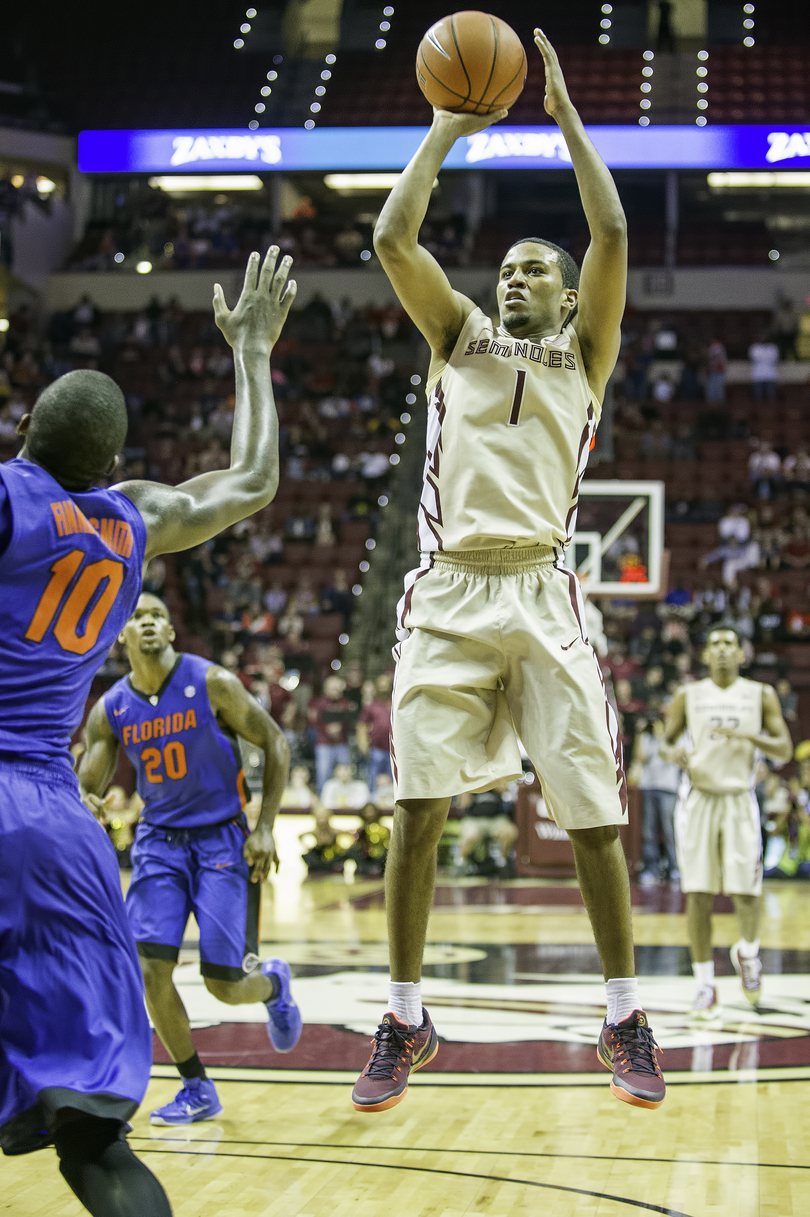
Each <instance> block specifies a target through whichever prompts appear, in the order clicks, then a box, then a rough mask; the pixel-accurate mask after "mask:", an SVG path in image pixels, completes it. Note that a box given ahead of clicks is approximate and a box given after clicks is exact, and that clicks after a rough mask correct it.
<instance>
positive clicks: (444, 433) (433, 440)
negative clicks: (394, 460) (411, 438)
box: [419, 308, 601, 554]
mask: <svg viewBox="0 0 810 1217" xmlns="http://www.w3.org/2000/svg"><path fill="white" fill-rule="evenodd" d="M427 391H428V410H429V413H428V427H427V459H426V461H425V473H424V485H423V489H422V498H421V502H420V505H419V548H420V551H421V552H422V554H430V553H433V552H435V551H436V550H469V549H503V548H507V547H513V546H530V545H532V546H533V545H550V546H554V547H555V548H557V549H559V550H560V551H561V550H562V548H563V547H564V546H565V544H566V543H567V542H568V541H569V540H570V538H571V536H572V535H573V531H574V525H575V522H576V509H577V496H578V494H579V484H580V481H581V479H582V475H583V473H584V472H585V466H586V465H587V463H588V452H589V450H590V446H591V441H592V439H593V435H594V432H595V430H596V425H597V423H598V421H599V415H600V412H601V406H600V403H599V401H598V400H597V398H596V397H595V395H594V393H593V391H592V390H591V388H590V386H589V384H588V380H587V377H586V375H585V368H584V366H583V361H582V352H581V350H580V346H579V340H578V338H577V334H576V331H575V330H574V328H573V326H571V325H567V326H566V327H565V328H564V329H563V331H562V333H560V334H554V335H552V336H550V337H548V338H543V339H541V340H540V341H539V342H531V341H529V340H527V339H516V338H513V337H511V336H509V335H508V334H507V332H506V331H505V330H503V329H501V328H500V327H499V328H498V330H497V331H495V330H493V326H492V321H491V320H490V318H489V317H487V316H486V314H485V313H483V312H482V311H481V309H479V308H476V309H474V310H473V312H472V313H471V314H470V316H469V317H468V318H467V321H466V323H465V325H464V328H463V329H462V331H461V334H460V335H459V339H458V342H457V343H456V345H455V347H454V349H453V353H452V354H451V356H450V358H449V359H448V361H447V363H445V364H443V365H441V366H440V367H439V368H438V369H437V370H436V371H434V373H433V374H432V375H431V377H430V380H429V381H428V385H427Z"/></svg>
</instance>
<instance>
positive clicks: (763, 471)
mask: <svg viewBox="0 0 810 1217" xmlns="http://www.w3.org/2000/svg"><path fill="white" fill-rule="evenodd" d="M781 473H782V462H781V461H780V459H779V454H778V453H777V452H774V450H773V445H772V444H770V443H769V442H768V441H767V440H760V441H759V442H758V443H757V446H756V447H755V448H754V451H753V452H752V453H751V456H750V457H749V459H748V480H749V481H750V483H751V488H752V490H753V491H754V493H755V494H757V495H758V496H759V497H760V498H761V499H769V498H770V497H771V495H772V494H774V493H775V491H776V489H777V488H778V487H779V485H780V482H781Z"/></svg>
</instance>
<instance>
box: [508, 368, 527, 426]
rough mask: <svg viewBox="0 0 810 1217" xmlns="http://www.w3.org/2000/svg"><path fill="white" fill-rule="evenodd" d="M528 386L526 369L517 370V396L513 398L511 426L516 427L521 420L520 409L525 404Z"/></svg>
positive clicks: (510, 416) (510, 417)
mask: <svg viewBox="0 0 810 1217" xmlns="http://www.w3.org/2000/svg"><path fill="white" fill-rule="evenodd" d="M525 386H526V369H525V368H516V369H515V396H514V397H513V398H512V413H511V414H510V415H509V426H510V427H516V426H517V425H518V422H519V420H520V407H521V404H522V402H523V390H524V388H525Z"/></svg>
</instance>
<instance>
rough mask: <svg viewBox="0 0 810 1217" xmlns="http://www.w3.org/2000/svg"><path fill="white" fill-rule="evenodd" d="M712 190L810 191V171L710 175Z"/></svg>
mask: <svg viewBox="0 0 810 1217" xmlns="http://www.w3.org/2000/svg"><path fill="white" fill-rule="evenodd" d="M706 180H707V182H708V184H709V186H711V188H712V190H739V189H741V188H747V187H752V188H754V189H756V190H772V189H774V188H776V187H779V188H780V189H781V188H782V187H783V186H793V187H799V188H800V189H804V190H810V170H805V171H804V172H802V171H801V170H798V171H794V172H792V173H791V172H789V171H788V172H782V173H710V174H709V176H708V178H707V179H706Z"/></svg>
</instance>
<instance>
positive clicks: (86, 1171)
mask: <svg viewBox="0 0 810 1217" xmlns="http://www.w3.org/2000/svg"><path fill="white" fill-rule="evenodd" d="M121 1130H122V1125H121V1122H120V1121H119V1120H103V1119H101V1118H100V1117H98V1116H81V1117H80V1118H79V1119H76V1120H72V1121H70V1122H67V1123H64V1124H62V1125H61V1127H59V1128H57V1130H56V1131H55V1132H54V1134H53V1143H54V1145H55V1146H56V1152H57V1154H58V1155H59V1169H60V1171H61V1172H62V1176H63V1178H64V1180H65V1182H66V1183H67V1184H68V1186H69V1187H70V1188H71V1189H72V1191H73V1192H75V1194H76V1195H77V1196H78V1198H79V1200H80V1201H81V1202H82V1204H83V1205H84V1207H85V1208H86V1209H87V1210H88V1211H89V1212H90V1213H92V1215H93V1217H171V1208H170V1206H169V1201H168V1199H167V1198H166V1193H165V1192H164V1190H163V1188H162V1187H161V1185H160V1183H159V1182H158V1180H157V1179H156V1178H155V1176H154V1175H153V1174H152V1172H151V1171H150V1170H149V1169H148V1168H147V1167H146V1166H144V1164H143V1163H142V1162H141V1161H140V1160H139V1159H138V1158H136V1157H135V1155H134V1154H133V1152H132V1150H131V1149H130V1148H129V1145H128V1144H127V1142H126V1140H125V1139H124V1138H123V1137H122V1135H121Z"/></svg>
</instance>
